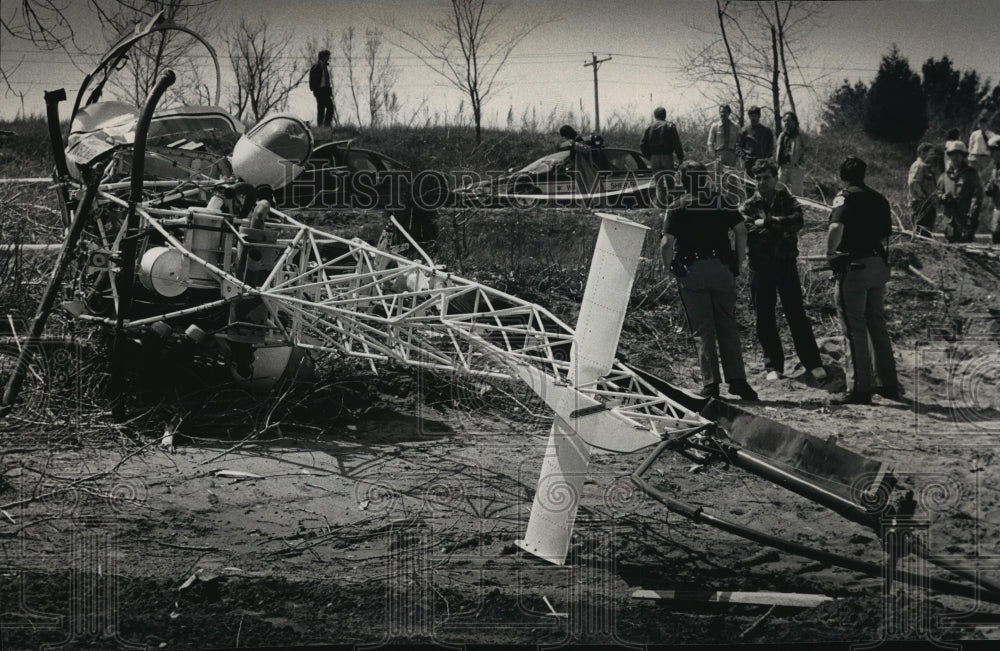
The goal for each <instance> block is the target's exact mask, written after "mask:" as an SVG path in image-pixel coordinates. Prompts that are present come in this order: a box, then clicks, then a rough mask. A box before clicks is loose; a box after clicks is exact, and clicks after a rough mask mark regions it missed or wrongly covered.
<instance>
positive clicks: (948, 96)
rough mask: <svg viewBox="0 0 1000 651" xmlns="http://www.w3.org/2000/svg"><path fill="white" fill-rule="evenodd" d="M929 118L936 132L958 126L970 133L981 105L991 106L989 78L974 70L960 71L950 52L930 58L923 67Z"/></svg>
mask: <svg viewBox="0 0 1000 651" xmlns="http://www.w3.org/2000/svg"><path fill="white" fill-rule="evenodd" d="M922 72H923V76H924V81H923V89H924V95H925V96H926V98H927V118H928V121H929V123H930V126H931V128H932V129H933V130H934V131H935V132H940V133H944V132H945V131H947V130H948V129H950V128H953V127H954V128H957V129H959V130H960V131H961V132H962V133H963V134H967V133H968V132H969V131H970V130H971V129H972V128H973V122H974V121H975V119H976V117H977V116H978V115H979V112H980V110H981V109H982V108H989V107H988V101H989V100H990V99H991V95H990V84H989V81H988V80H987V81H981V80H980V78H979V74H978V73H977V72H975V71H974V70H967V71H965V72H963V73H961V74H960V73H959V71H958V70H955V68H954V66H953V62H952V60H951V59H950V58H948V56H947V55H945V56H943V57H941V59H940V60H935V59H934V58H933V57H932V58H930V59H927V61H926V62H925V63H924V65H923V68H922Z"/></svg>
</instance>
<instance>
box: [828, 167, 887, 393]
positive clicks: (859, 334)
mask: <svg viewBox="0 0 1000 651" xmlns="http://www.w3.org/2000/svg"><path fill="white" fill-rule="evenodd" d="M866 170H867V166H866V165H865V162H864V161H863V160H861V159H860V158H858V157H856V156H848V157H847V159H846V160H845V161H844V162H843V163H842V164H841V166H840V178H841V179H842V180H843V181H844V183H845V184H846V185H845V187H844V189H843V190H841V191H840V192H838V193H837V196H836V197H835V198H834V200H833V210H832V211H831V212H830V228H829V230H828V232H827V246H826V253H827V259H828V260H829V261H830V266H831V267H832V268H833V270H834V275H835V277H836V281H837V288H836V292H837V313H838V314H839V316H840V322H841V326H842V327H843V329H844V336H845V338H846V340H847V343H848V350H849V357H850V361H851V364H850V366H851V378H850V380H851V384H850V385H849V386H850V390H849V391H848V392H847V393H846V394H845V395H844V396H842V397H840V398H839V399H837V400H834V401H833V403H834V404H840V405H867V404H871V400H872V393H877V394H878V395H881V396H882V397H884V398H888V399H890V400H899V399H900V398H901V392H900V387H899V380H898V378H897V375H896V360H895V359H894V358H893V353H892V341H891V340H890V339H889V331H888V329H887V327H886V318H885V286H886V283H887V282H889V264H888V252H887V249H886V247H887V245H888V242H889V236H890V235H891V234H892V218H891V212H890V208H889V202H888V200H886V198H885V197H884V196H882V195H881V194H880V193H878V192H876V191H875V190H873V189H871V188H870V187H868V186H867V185H866V184H865V172H866ZM873 362H874V369H875V374H874V375H873V373H872V363H873ZM876 376H877V378H878V380H879V384H876V383H875V377H876Z"/></svg>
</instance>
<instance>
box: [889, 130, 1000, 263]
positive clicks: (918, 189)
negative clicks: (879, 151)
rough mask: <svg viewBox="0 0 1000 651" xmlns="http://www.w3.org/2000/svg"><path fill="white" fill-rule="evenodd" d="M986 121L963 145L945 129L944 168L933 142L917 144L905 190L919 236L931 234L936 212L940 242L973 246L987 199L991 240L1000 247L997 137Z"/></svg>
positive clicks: (999, 149)
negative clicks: (941, 228) (940, 224)
mask: <svg viewBox="0 0 1000 651" xmlns="http://www.w3.org/2000/svg"><path fill="white" fill-rule="evenodd" d="M988 118H989V116H988V114H985V113H984V114H982V115H980V116H979V120H978V123H977V125H976V127H977V128H976V129H975V130H974V131H973V132H972V134H971V135H970V136H969V144H968V146H966V144H965V143H964V142H963V141H961V140H959V131H958V130H957V129H952V130H951V131H949V133H948V140H947V141H946V142H945V145H944V152H945V157H946V158H947V161H946V162H945V163H944V165H943V166H942V165H941V164H940V158H939V156H938V148H937V147H935V146H934V145H933V144H931V143H929V142H922V143H920V145H919V146H918V147H917V159H916V160H915V161H913V164H912V165H910V171H909V174H908V175H907V177H906V188H907V194H908V196H909V200H910V212H911V215H912V217H913V224H914V229H915V231H916V232H917V233H918V234H920V235H924V236H927V237H930V236H931V235H933V233H934V230H935V224H936V222H937V216H938V213H939V211H940V213H941V214H942V215H943V216H944V218H945V225H944V235H945V239H947V240H948V241H949V242H972V241H973V239H974V238H975V234H976V231H977V230H978V229H979V222H980V216H981V213H982V211H983V208H984V205H983V203H984V201H985V199H986V198H987V197H988V198H990V199H991V200H992V203H993V208H992V213H991V215H990V220H989V224H988V226H989V231H990V237H991V240H992V242H993V243H994V244H1000V135H997V134H995V133H993V132H991V131H990V130H989V128H988Z"/></svg>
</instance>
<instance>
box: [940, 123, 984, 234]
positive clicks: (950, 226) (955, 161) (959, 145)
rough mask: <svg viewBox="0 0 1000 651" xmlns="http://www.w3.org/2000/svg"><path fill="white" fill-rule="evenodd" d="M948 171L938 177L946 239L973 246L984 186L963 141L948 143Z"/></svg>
mask: <svg viewBox="0 0 1000 651" xmlns="http://www.w3.org/2000/svg"><path fill="white" fill-rule="evenodd" d="M946 153H947V155H948V168H947V169H946V170H945V172H944V174H942V175H941V176H940V177H938V182H937V196H938V203H940V204H941V208H942V211H943V212H944V216H945V218H946V219H947V220H948V223H947V225H946V226H945V229H944V235H945V239H947V240H948V241H949V242H953V243H954V242H972V241H973V240H974V239H975V235H976V229H977V228H979V213H980V211H981V210H982V207H983V184H982V181H981V180H980V179H979V172H977V171H976V170H975V168H974V167H972V166H971V165H969V161H968V159H967V155H968V151H967V150H966V148H965V143H964V142H962V141H961V140H949V141H948V150H947V152H946Z"/></svg>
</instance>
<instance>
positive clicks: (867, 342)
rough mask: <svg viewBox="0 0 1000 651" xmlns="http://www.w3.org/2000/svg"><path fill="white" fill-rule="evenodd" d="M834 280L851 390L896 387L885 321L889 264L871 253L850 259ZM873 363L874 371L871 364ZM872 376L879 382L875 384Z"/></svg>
mask: <svg viewBox="0 0 1000 651" xmlns="http://www.w3.org/2000/svg"><path fill="white" fill-rule="evenodd" d="M851 265H852V266H853V267H855V268H849V269H848V270H847V271H846V272H844V274H843V275H841V276H840V278H839V279H838V281H837V312H838V313H839V315H840V322H841V325H842V327H843V328H844V335H845V336H846V338H847V344H848V354H849V356H850V357H849V359H850V360H851V365H850V366H851V370H852V381H853V385H852V386H853V391H856V392H860V393H871V391H872V388H873V387H876V386H882V387H896V386H898V380H897V378H896V360H895V359H893V356H892V342H891V341H890V339H889V331H888V330H887V329H886V323H885V284H886V283H887V282H889V267H888V265H886V263H885V262H883V261H882V258H880V257H878V256H873V257H870V258H862V259H860V260H856V261H855V262H852V263H851ZM873 363H874V374H873V372H872V364H873ZM875 375H877V376H878V380H879V384H875Z"/></svg>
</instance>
